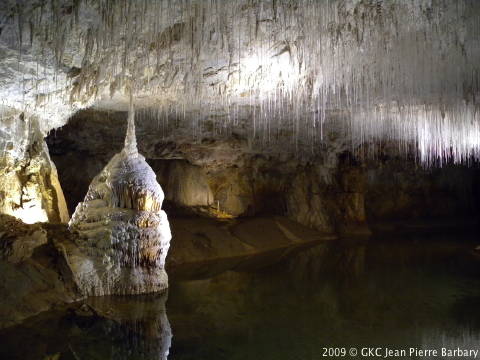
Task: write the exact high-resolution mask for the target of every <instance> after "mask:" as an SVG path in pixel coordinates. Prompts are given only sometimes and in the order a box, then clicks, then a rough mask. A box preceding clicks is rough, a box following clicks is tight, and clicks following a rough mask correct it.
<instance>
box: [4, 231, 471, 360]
mask: <svg viewBox="0 0 480 360" xmlns="http://www.w3.org/2000/svg"><path fill="white" fill-rule="evenodd" d="M471 248H472V243H470V242H463V241H460V239H458V238H446V239H441V238H438V237H435V238H433V239H432V238H430V239H428V238H408V239H406V238H401V239H397V240H396V239H392V238H389V239H381V241H375V240H370V241H358V240H355V241H353V240H352V241H335V242H331V243H324V244H319V245H317V246H313V247H311V248H309V249H302V250H301V251H291V252H288V253H285V254H287V255H288V256H285V254H282V256H281V257H279V255H278V254H272V256H275V258H276V259H280V260H281V261H279V262H277V263H274V261H270V260H271V259H270V260H269V259H265V257H263V258H262V259H261V261H259V260H258V259H257V260H255V259H249V260H248V261H245V259H242V261H241V264H242V267H241V270H242V271H241V272H239V271H224V272H223V273H221V274H220V275H218V267H217V266H212V267H211V268H212V269H213V271H214V273H215V274H216V275H215V276H211V277H209V274H208V271H207V270H208V267H206V265H205V264H202V268H203V269H204V270H205V271H204V272H203V273H202V274H203V275H204V277H205V278H204V279H201V280H191V281H189V280H186V279H183V280H180V279H179V278H178V277H175V274H172V275H173V276H172V277H173V278H174V279H176V280H174V281H172V282H171V288H170V290H169V298H168V303H167V309H168V319H167V313H166V310H165V302H166V300H167V297H166V295H165V294H164V295H149V296H132V297H98V298H92V299H89V300H88V301H87V302H86V303H84V304H79V305H78V306H76V307H75V308H73V309H72V308H70V309H68V310H67V312H65V309H58V310H57V311H53V312H50V313H48V314H44V315H42V316H40V317H39V318H38V319H35V320H32V321H30V322H29V323H28V324H25V325H24V326H22V327H17V328H16V329H13V330H9V331H7V332H4V333H3V334H0V345H1V346H0V358H2V359H3V358H6V359H43V360H46V359H49V360H53V359H55V360H59V359H69V360H72V359H73V360H78V359H82V360H83V359H102V360H103V359H133V360H136V359H144V360H160V359H162V360H166V359H167V356H168V359H169V360H187V359H211V360H215V359H233V360H235V359H239V360H240V359H242V360H244V359H261V360H268V359H275V360H283V359H285V360H286V359H289V360H290V359H302V360H309V359H318V358H319V357H321V353H322V348H323V347H336V346H338V347H347V348H349V347H353V346H354V347H362V346H375V347H389V348H400V349H402V348H409V347H419V348H439V347H442V346H445V347H463V348H473V347H475V346H478V344H479V343H480V306H479V305H480V276H479V275H480V263H479V261H480V260H479V259H478V257H476V256H475V255H474V254H472V252H471V251H470V250H471ZM260 263H263V264H268V266H266V267H265V266H264V267H261V266H260ZM239 264H240V262H239V259H233V260H232V263H231V268H234V269H235V270H238V269H239ZM195 266H196V265H193V266H192V269H194V268H195ZM221 267H222V268H225V269H228V268H229V266H228V264H227V262H226V260H225V259H223V260H222V264H221ZM185 270H189V269H183V270H182V271H183V274H185V273H188V271H185ZM170 324H171V327H170ZM172 330H173V333H174V334H175V336H174V337H173V342H172ZM26 343H28V344H29V346H28V347H25V346H24V344H26ZM398 358H401V357H398ZM406 358H415V357H406ZM345 359H348V356H347V357H345Z"/></svg>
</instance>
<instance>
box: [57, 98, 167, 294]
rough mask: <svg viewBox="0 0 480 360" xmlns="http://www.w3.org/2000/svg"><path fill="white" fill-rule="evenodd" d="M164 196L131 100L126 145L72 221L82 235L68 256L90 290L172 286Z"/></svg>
mask: <svg viewBox="0 0 480 360" xmlns="http://www.w3.org/2000/svg"><path fill="white" fill-rule="evenodd" d="M163 199H164V194H163V191H162V188H161V187H160V185H159V184H158V182H157V181H156V175H155V173H154V172H153V170H152V169H151V167H150V166H149V165H148V164H147V162H146V161H145V158H144V157H143V156H142V155H140V154H139V153H138V150H137V144H136V139H135V124H134V113H133V104H132V102H131V104H130V111H129V117H128V129H127V136H126V139H125V147H124V149H123V150H122V151H121V152H120V153H118V154H116V155H115V156H114V157H113V158H112V159H111V160H110V162H109V163H108V164H107V166H106V167H105V168H104V169H103V170H102V171H101V172H100V174H98V175H97V176H96V177H95V178H94V179H93V181H92V183H91V184H90V187H89V189H88V192H87V195H86V196H85V200H84V201H83V202H82V203H80V204H78V206H77V208H76V210H75V213H74V214H73V216H72V219H71V220H70V223H69V226H70V230H71V231H73V232H78V234H79V237H78V240H77V245H78V247H77V248H75V247H72V248H71V249H66V256H67V259H68V263H69V266H70V268H71V269H72V272H73V274H74V278H75V281H76V283H77V285H78V286H79V288H80V290H81V291H82V292H83V293H84V294H86V295H107V294H139V293H148V292H156V291H161V290H164V289H166V288H167V287H168V277H167V274H166V272H165V269H164V268H165V257H166V255H167V251H168V248H169V245H170V239H171V233H170V226H169V223H168V219H167V215H166V213H165V212H164V211H163V210H161V207H162V202H163Z"/></svg>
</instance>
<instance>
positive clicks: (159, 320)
mask: <svg viewBox="0 0 480 360" xmlns="http://www.w3.org/2000/svg"><path fill="white" fill-rule="evenodd" d="M166 300H167V294H166V293H165V294H157V295H149V296H125V297H123V296H117V297H114V296H112V297H97V298H91V299H88V300H87V302H85V303H83V304H76V305H74V306H73V307H70V308H69V309H58V310H56V311H51V312H49V313H45V314H42V315H40V316H38V317H37V318H35V319H33V320H31V321H30V322H29V323H28V324H26V325H23V326H19V327H16V328H14V329H11V330H8V331H5V332H4V333H3V334H0V339H1V341H0V344H1V346H0V358H1V359H12V360H13V359H22V360H28V359H32V360H33V359H35V360H38V359H43V360H64V359H68V360H83V359H89V360H90V359H102V360H127V359H128V360H137V359H138V360H139V359H148V360H166V359H167V358H168V354H169V349H170V345H171V341H172V331H171V328H170V323H169V321H168V318H167V314H166V310H165V303H166ZM25 344H28V346H25Z"/></svg>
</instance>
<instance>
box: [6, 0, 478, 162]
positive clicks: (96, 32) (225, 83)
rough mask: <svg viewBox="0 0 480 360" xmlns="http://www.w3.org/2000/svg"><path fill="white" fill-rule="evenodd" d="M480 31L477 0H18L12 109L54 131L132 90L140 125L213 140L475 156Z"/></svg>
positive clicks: (11, 55) (13, 10)
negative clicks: (333, 140)
mask: <svg viewBox="0 0 480 360" xmlns="http://www.w3.org/2000/svg"><path fill="white" fill-rule="evenodd" d="M479 39H480V2H478V1H474V0H459V1H449V0H408V1H403V0H402V1H400V0H396V1H395V0H390V1H387V0H385V1H382V0H376V1H373V0H342V1H340V0H330V1H318V0H296V1H293V0H209V1H204V0H182V1H174V0H125V1H117V0H68V1H67V0H23V1H14V0H6V1H3V2H2V5H0V59H1V62H0V99H1V100H0V101H1V103H0V104H1V107H2V112H3V113H4V114H5V113H11V112H12V111H13V112H21V113H23V114H24V115H23V116H26V117H34V118H36V119H38V122H39V128H40V131H41V132H42V133H44V134H47V133H48V132H49V131H51V130H52V129H55V128H58V127H60V126H63V125H64V124H65V123H66V122H67V121H68V119H69V118H70V117H71V116H72V115H73V114H75V113H76V112H77V111H79V110H81V109H87V108H93V109H97V110H101V111H125V110H126V108H127V103H128V98H129V94H130V92H131V93H133V96H134V98H135V104H136V109H137V121H141V122H150V123H152V124H157V125H158V126H159V127H162V126H163V127H164V128H165V126H166V127H167V128H169V129H170V128H177V130H178V129H182V131H183V132H184V133H186V134H187V133H188V134H189V135H191V136H192V137H194V138H198V139H202V138H204V137H205V136H210V137H222V136H229V135H231V134H232V133H236V134H240V135H241V136H244V137H246V138H248V139H249V140H250V141H252V142H258V143H263V144H274V143H276V142H279V143H288V144H290V145H292V146H293V148H294V149H297V150H298V149H311V148H315V147H317V146H321V145H322V143H324V142H325V141H326V140H328V137H329V136H331V134H332V133H335V134H337V136H338V134H340V136H341V137H343V138H344V141H345V142H347V143H350V144H351V145H352V146H358V145H361V144H364V143H366V142H371V141H375V140H382V141H383V140H387V141H390V140H391V141H397V142H399V143H400V144H402V146H407V145H411V144H413V145H414V146H415V147H416V149H417V150H418V153H419V155H420V157H421V159H422V160H423V161H424V162H431V161H435V159H438V158H441V159H444V158H451V159H453V160H454V161H458V162H460V161H465V160H468V159H469V158H471V157H478V156H479V154H480V151H479V150H480V149H479V145H480V118H479V116H480V115H479V113H478V100H477V98H478V96H477V94H478V90H479V83H480V75H479V67H480V61H479V60H480V46H479V45H480V44H479ZM172 124H173V125H172ZM3 125H4V126H2V129H1V130H0V131H4V132H5V131H8V129H7V130H6V125H5V124H3Z"/></svg>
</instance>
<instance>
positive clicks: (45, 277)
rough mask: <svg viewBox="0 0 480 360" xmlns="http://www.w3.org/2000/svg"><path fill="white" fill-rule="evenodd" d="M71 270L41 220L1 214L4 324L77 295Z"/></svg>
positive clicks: (0, 312) (0, 275)
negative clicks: (34, 221)
mask: <svg viewBox="0 0 480 360" xmlns="http://www.w3.org/2000/svg"><path fill="white" fill-rule="evenodd" d="M68 272H69V271H68V268H67V267H66V265H65V263H64V259H63V257H62V255H61V253H59V252H58V251H57V250H56V249H55V247H54V246H53V245H52V244H51V243H50V242H49V241H48V237H47V231H46V230H45V229H44V228H42V226H41V225H40V224H33V225H27V224H24V223H22V222H21V221H19V220H18V219H15V218H13V217H11V216H8V215H0V294H2V296H0V328H3V327H7V326H12V325H15V324H18V323H20V322H22V321H23V320H24V319H26V318H28V317H31V316H33V315H36V314H38V313H40V312H43V311H45V310H48V309H50V308H51V307H52V306H53V305H55V304H64V303H68V302H71V301H74V300H75V299H77V298H78V294H77V293H76V292H75V289H74V287H73V286H71V285H72V284H70V283H69V281H68V279H69V274H68Z"/></svg>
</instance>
